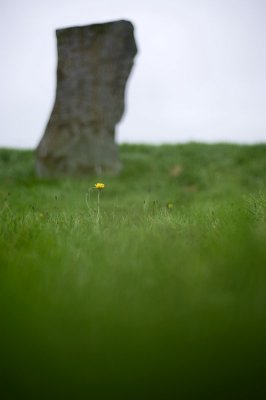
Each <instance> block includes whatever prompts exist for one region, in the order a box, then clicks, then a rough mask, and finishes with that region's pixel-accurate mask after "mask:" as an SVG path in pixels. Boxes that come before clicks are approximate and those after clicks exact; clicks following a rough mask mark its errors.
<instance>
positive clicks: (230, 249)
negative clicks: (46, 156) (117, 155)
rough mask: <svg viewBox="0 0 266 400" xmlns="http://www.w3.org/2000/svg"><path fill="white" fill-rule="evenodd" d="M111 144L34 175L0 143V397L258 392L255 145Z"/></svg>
mask: <svg viewBox="0 0 266 400" xmlns="http://www.w3.org/2000/svg"><path fill="white" fill-rule="evenodd" d="M120 152H121V159H122V162H123V165H124V170H123V172H122V174H121V175H120V176H119V177H114V178H107V177H104V176H102V177H95V178H89V179H79V180H77V179H75V180H74V179H73V180H71V179H64V180H63V179H62V180H49V181H48V180H39V179H37V178H35V176H34V155H33V152H31V151H18V150H8V149H2V150H0V179H1V184H0V200H1V209H0V218H1V232H0V354H1V361H0V397H1V399H4V400H9V399H12V400H13V399H24V398H25V399H48V398H49V399H61V398H62V399H68V398H69V399H92V400H94V399H98V398H103V399H125V400H126V399H142V398H144V399H150V398H151V399H154V398H156V399H157V398H158V399H177V398H178V399H189V398H191V399H213V400H216V399H241V400H245V399H252V400H253V399H260V398H265V397H264V395H265V393H266V381H265V376H266V313H265V312H266V308H265V307H266V145H254V146H239V145H223V144H219V145H206V144H196V143H191V144H185V145H173V146H170V145H169V146H168V145H167V146H166V145H165V146H159V147H153V146H144V145H143V146H142V145H123V146H121V147H120ZM99 179H100V180H99ZM98 181H99V182H104V183H105V188H104V190H102V192H101V196H100V197H101V198H100V219H99V222H97V218H96V214H97V196H96V193H94V192H92V193H91V198H90V204H89V205H90V207H89V208H88V207H87V205H86V202H85V195H86V193H87V192H88V188H89V187H92V186H94V184H95V183H96V182H98Z"/></svg>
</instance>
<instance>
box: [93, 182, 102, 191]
mask: <svg viewBox="0 0 266 400" xmlns="http://www.w3.org/2000/svg"><path fill="white" fill-rule="evenodd" d="M95 188H96V189H99V190H101V189H103V188H104V183H99V182H98V183H95Z"/></svg>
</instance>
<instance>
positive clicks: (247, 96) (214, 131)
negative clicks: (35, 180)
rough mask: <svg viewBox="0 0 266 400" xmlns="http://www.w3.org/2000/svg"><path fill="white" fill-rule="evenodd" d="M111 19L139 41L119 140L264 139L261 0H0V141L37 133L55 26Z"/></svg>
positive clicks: (265, 8)
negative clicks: (129, 27)
mask: <svg viewBox="0 0 266 400" xmlns="http://www.w3.org/2000/svg"><path fill="white" fill-rule="evenodd" d="M116 19H129V20H131V21H132V22H133V24H134V25H135V36H136V41H137V45H138V48H139V53H138V55H137V58H136V62H135V66H134V70H133V73H132V75H131V77H130V80H129V84H128V87H127V100H126V103H127V111H126V113H125V115H124V118H123V120H122V122H121V123H120V124H119V126H118V128H117V139H118V141H119V142H145V143H162V142H181V141H182V142H184V141H190V140H196V141H208V142H217V141H230V142H243V143H253V142H263V141H264V142H265V141H266V23H265V21H266V0H97V1H96V0H0V35H1V41H0V54H1V61H0V87H1V92H0V93H1V96H0V110H1V118H0V146H8V147H31V148H32V147H35V146H36V145H37V143H38V142H39V140H40V138H41V136H42V134H43V131H44V128H45V125H46V123H47V120H48V118H49V115H50V112H51V108H52V106H53V102H54V96H55V85H56V80H55V72H56V63H57V60H56V40H55V34H54V31H55V29H56V28H62V27H66V26H75V25H86V24H90V23H96V22H106V21H110V20H116Z"/></svg>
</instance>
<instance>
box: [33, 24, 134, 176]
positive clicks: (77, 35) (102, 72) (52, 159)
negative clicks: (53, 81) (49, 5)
mask: <svg viewBox="0 0 266 400" xmlns="http://www.w3.org/2000/svg"><path fill="white" fill-rule="evenodd" d="M56 36H57V49H58V66H57V88H56V98H55V104H54V107H53V110H52V113H51V116H50V119H49V121H48V124H47V127H46V130H45V133H44V136H43V138H42V139H41V141H40V144H39V145H38V147H37V165H36V170H37V174H38V175H39V176H42V177H53V176H54V177H56V176H64V175H72V176H75V175H86V174H89V173H96V174H101V173H110V174H113V173H117V172H118V171H119V170H120V168H121V164H120V161H119V156H118V148H117V145H116V144H115V140H114V139H115V126H116V124H117V123H118V122H119V121H120V119H121V117H122V115H123V112H124V95H125V86H126V82H127V79H128V76H129V74H130V71H131V68H132V66H133V60H134V56H135V55H136V53H137V48H136V43H135V40H134V28H133V25H132V24H131V23H130V22H129V21H115V22H109V23H104V24H94V25H88V26H81V27H73V28H66V29H59V30H57V31H56Z"/></svg>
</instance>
